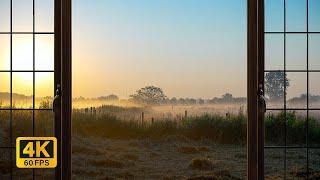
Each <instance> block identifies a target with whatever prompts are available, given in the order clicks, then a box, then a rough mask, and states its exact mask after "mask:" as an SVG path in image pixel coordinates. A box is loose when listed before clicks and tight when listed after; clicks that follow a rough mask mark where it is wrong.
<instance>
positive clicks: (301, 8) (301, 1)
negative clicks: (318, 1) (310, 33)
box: [286, 0, 307, 32]
mask: <svg viewBox="0 0 320 180" xmlns="http://www.w3.org/2000/svg"><path fill="white" fill-rule="evenodd" d="M286 31H287V32H306V31H307V1H306V0H289V1H286Z"/></svg>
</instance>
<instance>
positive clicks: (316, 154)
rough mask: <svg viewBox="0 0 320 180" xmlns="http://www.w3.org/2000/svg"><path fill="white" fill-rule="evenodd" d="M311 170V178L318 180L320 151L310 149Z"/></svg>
mask: <svg viewBox="0 0 320 180" xmlns="http://www.w3.org/2000/svg"><path fill="white" fill-rule="evenodd" d="M309 168H310V169H312V173H311V176H313V177H315V179H317V177H319V174H318V173H319V171H320V149H309ZM309 177H310V176H309Z"/></svg>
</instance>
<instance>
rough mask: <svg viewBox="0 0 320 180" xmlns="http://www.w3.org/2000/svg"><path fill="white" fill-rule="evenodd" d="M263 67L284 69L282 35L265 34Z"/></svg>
mask: <svg viewBox="0 0 320 180" xmlns="http://www.w3.org/2000/svg"><path fill="white" fill-rule="evenodd" d="M265 69H266V70H283V69H284V35H283V34H266V35H265Z"/></svg>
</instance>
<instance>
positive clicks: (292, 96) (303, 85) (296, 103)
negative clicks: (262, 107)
mask: <svg viewBox="0 0 320 180" xmlns="http://www.w3.org/2000/svg"><path fill="white" fill-rule="evenodd" d="M287 78H288V81H289V83H288V84H287V97H286V98H287V108H307V73H287Z"/></svg>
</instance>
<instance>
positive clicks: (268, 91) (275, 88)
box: [264, 71, 285, 109]
mask: <svg viewBox="0 0 320 180" xmlns="http://www.w3.org/2000/svg"><path fill="white" fill-rule="evenodd" d="M264 85H265V95H266V98H267V108H281V109H283V108H284V87H285V82H284V72H280V71H279V72H267V73H265V82H264Z"/></svg>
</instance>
